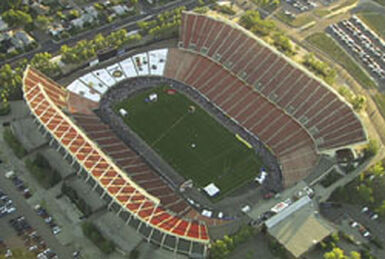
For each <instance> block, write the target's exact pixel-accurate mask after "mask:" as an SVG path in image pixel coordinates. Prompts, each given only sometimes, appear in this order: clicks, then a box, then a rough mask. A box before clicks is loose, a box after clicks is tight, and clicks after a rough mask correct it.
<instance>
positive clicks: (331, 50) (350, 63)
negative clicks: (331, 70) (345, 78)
mask: <svg viewBox="0 0 386 259" xmlns="http://www.w3.org/2000/svg"><path fill="white" fill-rule="evenodd" d="M306 40H307V41H308V42H310V43H311V44H312V45H314V46H315V47H317V48H318V49H320V50H322V51H323V52H325V53H326V54H328V55H329V56H330V57H331V58H333V59H334V60H336V61H337V62H338V63H339V64H340V65H341V66H342V67H344V68H345V69H346V70H347V72H348V73H349V74H351V76H352V77H354V78H355V80H357V81H358V83H360V84H361V85H362V86H363V87H365V88H376V87H377V86H376V84H375V82H374V81H373V80H371V78H370V77H369V76H368V75H367V74H366V73H365V72H364V71H363V69H362V68H361V67H360V66H359V65H358V64H357V63H356V62H355V61H354V60H353V59H352V58H351V57H350V56H349V55H348V53H347V52H345V51H344V50H343V49H342V48H341V47H340V46H339V45H338V43H336V42H335V40H333V39H332V38H331V37H329V36H327V35H326V34H325V33H315V34H312V35H310V36H308V37H307V38H306Z"/></svg>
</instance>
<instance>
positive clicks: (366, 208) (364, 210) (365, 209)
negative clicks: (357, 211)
mask: <svg viewBox="0 0 386 259" xmlns="http://www.w3.org/2000/svg"><path fill="white" fill-rule="evenodd" d="M368 210H369V208H368V207H363V208H362V210H361V212H362V213H366V212H367V211H368Z"/></svg>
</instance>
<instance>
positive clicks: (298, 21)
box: [275, 11, 314, 28]
mask: <svg viewBox="0 0 386 259" xmlns="http://www.w3.org/2000/svg"><path fill="white" fill-rule="evenodd" d="M275 17H276V18H278V19H279V20H280V21H282V22H284V23H286V24H288V25H289V26H292V27H295V28H298V27H302V26H304V25H306V24H308V23H310V22H312V21H314V19H313V18H312V17H311V16H310V15H309V14H300V15H297V16H296V17H295V18H291V17H290V16H288V15H286V14H285V13H284V12H283V11H281V12H279V13H278V14H276V15H275Z"/></svg>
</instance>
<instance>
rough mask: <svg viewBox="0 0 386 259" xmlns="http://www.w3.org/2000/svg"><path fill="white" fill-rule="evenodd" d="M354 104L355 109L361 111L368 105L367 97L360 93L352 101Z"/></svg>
mask: <svg viewBox="0 0 386 259" xmlns="http://www.w3.org/2000/svg"><path fill="white" fill-rule="evenodd" d="M352 106H353V108H354V110H355V111H357V112H360V111H362V110H363V109H364V108H365V107H366V97H364V96H363V95H358V96H356V97H355V98H354V100H353V101H352Z"/></svg>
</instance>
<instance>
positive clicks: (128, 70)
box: [67, 49, 167, 102]
mask: <svg viewBox="0 0 386 259" xmlns="http://www.w3.org/2000/svg"><path fill="white" fill-rule="evenodd" d="M166 56H167V49H159V50H152V51H149V52H145V53H140V54H137V55H134V56H132V57H129V58H127V59H125V60H123V61H121V62H118V63H116V64H113V65H111V66H108V67H106V68H102V69H97V70H94V71H92V72H90V73H88V74H86V75H83V76H81V77H80V78H78V79H77V80H75V81H73V82H72V83H71V84H70V85H68V87H67V89H68V90H69V91H71V92H73V93H76V94H78V95H81V96H83V97H85V98H87V99H89V100H91V101H94V102H99V101H100V98H101V96H102V95H103V94H104V93H105V92H106V91H107V90H108V89H109V88H110V87H111V86H113V85H115V84H117V83H119V82H120V81H122V80H124V79H127V78H132V77H137V76H149V75H155V76H162V75H163V71H164V69H165V62H166Z"/></svg>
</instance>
